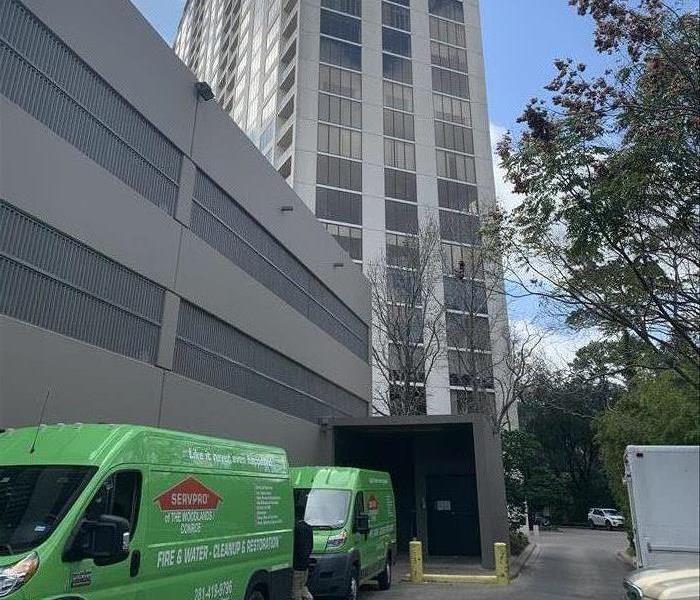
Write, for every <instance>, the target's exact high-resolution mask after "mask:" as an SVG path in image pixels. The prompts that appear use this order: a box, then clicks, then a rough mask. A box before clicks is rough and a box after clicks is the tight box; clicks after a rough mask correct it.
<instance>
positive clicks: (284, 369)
mask: <svg viewBox="0 0 700 600" xmlns="http://www.w3.org/2000/svg"><path fill="white" fill-rule="evenodd" d="M173 370H174V371H175V372H176V373H180V374H181V375H184V376H186V377H189V378H191V379H195V380H197V381H201V382H202V383H205V384H207V385H211V386H212V387H216V388H218V389H221V390H224V391H227V392H230V393H232V394H236V395H239V396H241V397H243V398H247V399H249V400H253V401H255V402H258V403H260V404H264V405H266V406H269V407H271V408H274V409H277V410H280V411H283V412H285V413H288V414H292V415H295V416H297V417H300V418H303V419H307V420H310V421H314V420H316V419H318V418H319V417H324V416H352V415H364V414H366V412H367V404H366V402H364V401H363V400H362V399H361V398H359V397H358V396H355V395H354V394H351V393H350V392H348V391H346V390H344V389H343V388H341V387H339V386H337V385H335V384H334V383H332V382H330V381H328V380H327V379H325V378H323V377H321V376H320V375H317V374H316V373H314V372H312V371H310V370H309V369H307V368H306V367H303V366H301V365H300V364H298V363H296V362H294V361H292V360H290V359H289V358H287V357H285V356H284V355H282V354H280V353H279V352H276V351H275V350H272V349H271V348H269V347H267V346H265V345H264V344H262V343H260V342H258V341H257V340H255V339H253V338H251V337H249V336H247V335H245V334H244V333H242V332H240V331H238V330H237V329H235V328H234V327H232V326H230V325H228V324H226V323H224V322H222V321H220V320H218V319H216V318H215V317H213V316H211V315H209V314H208V313H206V312H204V311H203V310H201V309H199V308H197V307H196V306H194V305H192V304H189V303H187V302H182V303H181V305H180V314H179V319H178V328H177V340H176V343H175V356H174V361H173Z"/></svg>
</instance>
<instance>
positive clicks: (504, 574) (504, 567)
mask: <svg viewBox="0 0 700 600" xmlns="http://www.w3.org/2000/svg"><path fill="white" fill-rule="evenodd" d="M493 553H494V556H495V559H496V580H497V581H498V583H510V564H509V562H508V546H507V545H506V544H504V543H503V542H497V543H495V544H494V545H493Z"/></svg>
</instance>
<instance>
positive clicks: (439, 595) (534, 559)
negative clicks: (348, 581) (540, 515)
mask: <svg viewBox="0 0 700 600" xmlns="http://www.w3.org/2000/svg"><path fill="white" fill-rule="evenodd" d="M535 541H536V543H537V545H538V548H537V549H536V550H535V553H534V554H533V555H532V556H531V557H530V560H529V561H528V563H527V564H526V565H525V567H523V570H522V571H521V572H520V576H519V577H517V578H516V579H515V580H514V581H513V582H512V583H511V584H510V585H509V586H495V585H449V586H446V585H438V584H424V585H421V586H415V585H411V584H408V583H398V584H397V583H395V584H394V586H393V587H392V589H391V590H389V591H386V592H380V591H376V590H366V591H363V592H362V594H361V595H360V600H482V599H483V600H491V599H494V600H501V599H503V600H510V599H512V600H562V599H566V600H578V599H581V600H583V599H585V600H591V599H595V600H620V598H621V597H622V593H623V592H622V579H623V578H624V577H625V575H626V574H627V573H628V572H629V568H628V567H627V566H626V565H624V564H623V563H622V562H621V561H620V560H619V559H618V558H617V557H616V554H617V552H618V551H619V550H623V549H624V548H625V547H626V546H627V538H626V535H625V534H624V533H620V532H608V531H589V530H586V529H565V530H563V531H562V532H557V533H542V534H541V535H540V537H539V539H536V540H535ZM396 575H398V573H396ZM395 579H396V578H395Z"/></svg>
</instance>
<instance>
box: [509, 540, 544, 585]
mask: <svg viewBox="0 0 700 600" xmlns="http://www.w3.org/2000/svg"><path fill="white" fill-rule="evenodd" d="M538 548H539V546H538V545H537V544H535V543H534V542H530V543H529V544H528V545H527V547H526V548H525V550H523V551H522V552H521V553H520V556H518V557H517V558H516V560H514V561H513V564H512V569H511V575H510V578H511V580H513V579H515V578H516V577H517V576H518V575H520V571H522V569H523V567H524V566H525V564H526V563H527V561H529V560H530V558H531V557H532V555H533V554H534V553H535V550H537V549H538Z"/></svg>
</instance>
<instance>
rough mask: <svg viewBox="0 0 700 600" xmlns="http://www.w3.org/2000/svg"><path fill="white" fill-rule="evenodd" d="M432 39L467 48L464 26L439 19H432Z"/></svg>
mask: <svg viewBox="0 0 700 600" xmlns="http://www.w3.org/2000/svg"><path fill="white" fill-rule="evenodd" d="M430 39H433V40H438V41H440V42H445V43H447V44H452V45H453V46H459V47H460V48H466V47H467V36H466V34H465V31H464V25H459V24H457V23H451V22H450V21H443V20H442V19H438V18H437V17H430Z"/></svg>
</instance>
